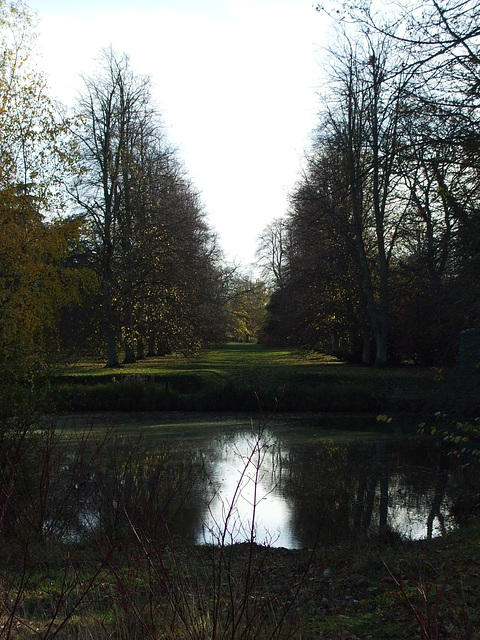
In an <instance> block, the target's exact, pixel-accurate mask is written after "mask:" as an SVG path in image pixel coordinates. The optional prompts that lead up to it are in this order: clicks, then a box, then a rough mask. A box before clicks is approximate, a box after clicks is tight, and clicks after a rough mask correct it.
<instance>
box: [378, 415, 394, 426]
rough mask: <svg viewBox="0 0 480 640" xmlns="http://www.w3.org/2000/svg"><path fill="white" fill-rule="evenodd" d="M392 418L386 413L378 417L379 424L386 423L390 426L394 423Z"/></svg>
mask: <svg viewBox="0 0 480 640" xmlns="http://www.w3.org/2000/svg"><path fill="white" fill-rule="evenodd" d="M392 419H393V418H392V417H391V416H390V417H389V416H387V414H386V413H383V414H381V415H378V416H377V422H386V423H387V424H390V422H391V421H392Z"/></svg>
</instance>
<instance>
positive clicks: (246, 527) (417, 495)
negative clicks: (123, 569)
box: [196, 431, 455, 548]
mask: <svg viewBox="0 0 480 640" xmlns="http://www.w3.org/2000/svg"><path fill="white" fill-rule="evenodd" d="M307 446H308V445H307ZM317 447H318V444H317ZM207 450H208V451H207V458H209V461H210V469H209V475H210V480H211V484H210V492H209V495H204V496H203V499H204V505H205V506H204V509H203V515H202V518H201V520H202V524H201V525H200V526H199V528H198V529H197V534H196V541H197V542H199V543H218V542H220V541H222V537H223V541H224V542H225V543H226V544H231V543H233V542H245V541H248V540H250V536H251V533H252V519H253V518H254V525H253V532H254V540H255V542H257V543H258V544H268V545H271V546H277V547H287V548H298V547H300V546H302V542H303V544H305V543H306V542H307V539H302V540H301V539H300V538H299V537H298V535H297V534H296V528H297V527H298V525H299V517H300V518H301V523H305V522H306V521H307V520H310V521H312V520H311V519H312V518H313V520H315V519H319V518H320V520H321V517H322V514H323V515H325V514H326V513H327V504H326V503H321V504H320V502H321V500H322V499H325V498H328V496H329V495H330V493H331V492H332V490H333V489H334V488H335V487H337V486H341V483H342V481H344V480H346V478H347V477H348V478H349V480H350V482H351V483H352V484H351V485H349V486H348V488H347V491H348V493H349V495H350V497H351V499H355V497H356V496H357V491H358V490H359V478H360V477H361V471H360V467H359V470H358V471H355V470H354V472H353V474H345V472H344V471H342V466H341V465H340V466H337V467H335V466H334V467H333V468H332V469H331V470H330V469H329V468H328V465H320V466H319V467H318V468H317V469H316V470H315V469H313V478H314V482H313V484H312V486H304V487H303V490H302V489H301V488H299V487H297V489H296V490H295V491H294V492H293V493H292V492H291V491H290V492H288V491H285V482H284V480H285V478H286V477H288V478H289V479H290V481H291V478H292V474H291V473H290V472H291V471H292V468H291V467H289V464H291V460H292V459H293V460H295V456H293V458H292V457H291V456H289V451H290V449H289V444H287V442H286V441H285V440H284V441H283V444H282V445H281V444H280V441H279V440H278V438H276V437H275V436H273V435H272V434H271V433H268V432H267V433H264V434H263V435H262V438H261V440H260V441H258V439H257V438H256V436H255V435H252V434H248V433H245V432H244V431H242V432H240V433H237V434H236V435H235V436H230V437H220V438H218V439H215V440H213V441H212V442H211V443H210V445H209V446H207ZM379 450H380V451H384V453H385V452H386V450H387V449H385V447H381V448H380V449H379ZM379 450H377V453H378V451H379ZM374 452H375V449H374V450H372V452H371V453H370V454H369V455H367V458H368V459H370V456H374V457H372V458H371V461H373V460H376V461H377V462H378V460H379V459H378V457H375V453H374ZM318 453H320V454H321V458H323V456H327V458H328V450H327V449H324V448H322V447H318V448H317V454H318ZM322 454H323V455H322ZM368 459H366V460H365V462H368ZM317 460H318V458H317ZM289 461H290V462H289ZM298 464H299V465H300V467H298ZM305 464H306V462H305V460H304V459H303V458H300V459H297V462H296V465H295V469H297V470H298V468H301V467H302V465H305ZM381 466H382V469H384V470H385V472H386V471H387V469H388V470H389V473H387V477H388V480H387V484H386V487H388V489H387V490H388V497H387V504H388V510H387V521H386V525H387V526H388V529H389V530H390V531H395V532H397V533H399V534H400V535H401V536H402V537H404V538H408V539H411V540H418V539H421V538H427V537H429V536H439V535H442V534H444V533H445V532H446V531H449V530H451V529H452V528H454V527H455V520H454V518H453V517H452V516H451V507H452V503H451V500H450V499H449V498H448V497H447V496H446V495H445V494H444V495H443V497H442V499H441V501H440V502H438V500H437V499H436V491H437V490H438V487H437V484H436V481H434V479H433V478H434V477H436V476H431V475H430V476H429V473H430V474H431V470H430V471H428V470H426V469H424V468H422V467H421V466H418V467H415V466H414V467H409V468H408V470H407V469H405V470H404V472H403V473H402V472H400V473H396V472H395V470H394V469H393V468H391V463H390V461H389V460H388V459H387V457H385V458H384V460H383V462H382V465H381ZM374 468H375V467H370V471H369V476H368V477H369V480H368V481H369V483H371V478H372V477H373V478H375V473H374V470H372V469H374ZM372 474H373V475H372ZM293 477H295V471H294V473H293ZM309 477H310V476H308V477H307V475H302V474H300V476H299V478H298V479H299V480H303V481H307V482H308V478H309ZM428 479H429V480H428ZM375 484H376V486H375V487H374V498H373V505H372V507H373V511H372V513H371V520H370V521H369V524H368V525H367V526H368V529H369V531H371V532H372V533H373V534H374V533H375V531H377V532H378V531H379V530H380V529H379V527H380V517H381V516H380V514H381V511H382V510H381V507H380V503H381V497H382V496H381V491H382V489H381V483H380V481H379V479H378V478H377V480H376V481H375ZM436 487H437V489H436ZM384 490H385V485H384ZM299 497H303V500H304V502H302V504H303V506H302V507H301V508H300V507H299V504H297V503H298V500H299ZM384 498H385V496H384ZM295 500H296V501H297V502H296V503H295V502H294V501H295ZM437 502H438V504H437ZM339 506H341V505H339V504H337V505H336V507H337V510H338V507H339ZM363 508H364V511H363V516H365V513H366V512H368V505H366V504H364V507H363ZM316 510H317V511H318V512H319V513H320V512H321V513H320V516H318V513H317V514H316V513H315V511H316ZM334 511H335V509H334ZM340 511H341V509H340V510H339V512H338V513H337V514H335V513H331V514H330V515H331V518H332V526H333V529H332V531H331V533H330V534H329V535H330V537H331V536H332V535H333V537H334V538H335V535H336V534H335V527H337V528H338V527H345V526H346V527H354V526H355V525H353V521H354V520H356V516H355V512H354V511H353V510H351V508H348V507H346V511H344V513H343V520H342V514H340ZM306 512H309V513H306ZM295 514H296V515H295ZM299 514H300V515H299ZM338 518H339V519H338ZM345 518H346V520H345ZM301 526H303V525H301ZM321 526H324V525H321ZM380 528H381V527H380ZM337 531H338V529H337ZM307 544H309V543H308V542H307Z"/></svg>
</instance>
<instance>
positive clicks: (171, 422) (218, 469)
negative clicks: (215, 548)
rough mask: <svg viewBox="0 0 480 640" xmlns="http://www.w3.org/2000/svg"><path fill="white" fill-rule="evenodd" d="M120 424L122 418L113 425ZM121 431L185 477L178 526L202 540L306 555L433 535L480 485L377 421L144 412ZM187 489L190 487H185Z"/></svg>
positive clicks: (464, 512) (457, 521)
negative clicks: (359, 540) (369, 540)
mask: <svg viewBox="0 0 480 640" xmlns="http://www.w3.org/2000/svg"><path fill="white" fill-rule="evenodd" d="M117 420H118V418H117ZM115 428H116V429H117V431H118V433H119V434H121V438H122V442H123V446H124V447H125V448H128V447H130V446H132V444H131V443H132V442H133V440H134V439H135V438H137V436H138V435H139V434H142V439H141V441H142V446H143V447H145V448H146V449H147V450H148V452H149V458H150V460H152V458H153V459H155V456H156V455H158V456H159V458H160V457H161V458H162V460H164V461H165V460H168V468H169V472H168V473H169V475H170V476H171V477H177V478H180V477H184V480H183V481H182V483H181V485H182V487H183V488H184V489H182V491H183V493H182V495H181V499H179V500H178V501H177V506H176V507H175V509H173V510H172V513H173V515H171V529H172V531H173V532H175V533H180V534H181V535H182V536H184V537H185V538H187V539H189V540H191V541H193V542H195V543H197V544H204V543H208V544H209V543H218V542H224V543H227V544H230V543H232V542H244V541H247V540H250V539H253V540H255V541H256V542H257V543H259V544H268V545H271V546H277V547H287V548H306V547H308V548H310V547H312V546H313V545H315V544H329V543H335V542H340V541H345V540H348V539H351V538H352V537H354V536H369V537H378V536H381V537H387V538H388V537H402V538H407V539H420V538H428V537H435V536H439V535H442V534H444V533H445V532H447V531H449V530H451V529H453V528H455V527H458V526H461V524H462V523H463V522H464V521H465V519H466V518H467V517H468V515H469V514H470V513H471V511H472V510H473V508H474V507H475V505H476V504H478V493H477V487H478V478H477V477H475V476H474V472H473V470H472V469H471V468H467V469H463V470H458V469H456V465H454V464H453V461H452V458H451V457H449V456H447V455H446V452H444V451H442V450H441V449H440V448H438V447H437V446H436V444H435V442H434V441H433V440H432V439H428V438H425V439H423V440H419V439H418V438H417V437H413V436H409V435H405V434H402V433H400V432H398V433H397V434H394V433H389V434H385V433H383V434H382V433H380V432H379V431H378V429H377V425H376V423H375V419H374V418H372V420H371V422H370V424H369V423H368V421H365V419H363V422H362V424H361V425H360V424H359V421H358V419H354V418H343V419H342V420H339V419H338V418H337V419H335V422H333V420H332V421H331V422H330V423H329V422H328V421H327V420H326V419H325V417H315V416H308V417H306V416H301V417H299V416H290V417H284V416H282V417H277V418H274V419H273V420H271V421H268V422H267V423H266V424H257V423H255V422H252V421H250V419H249V418H248V417H242V416H240V417H238V416H236V417H233V416H211V415H210V416H201V417H200V418H199V417H198V416H197V419H196V420H193V419H192V418H188V417H185V416H180V415H175V414H144V415H143V416H138V415H137V416H135V417H134V418H133V417H130V418H125V419H124V418H122V424H121V425H118V424H116V426H115ZM185 487H188V489H185Z"/></svg>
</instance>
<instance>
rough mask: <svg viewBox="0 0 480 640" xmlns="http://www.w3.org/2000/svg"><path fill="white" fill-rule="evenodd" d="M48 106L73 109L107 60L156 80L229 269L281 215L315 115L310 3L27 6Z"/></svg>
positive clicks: (76, 1)
mask: <svg viewBox="0 0 480 640" xmlns="http://www.w3.org/2000/svg"><path fill="white" fill-rule="evenodd" d="M26 4H27V6H28V7H30V9H32V10H33V11H35V12H36V13H37V16H38V19H39V25H38V27H37V29H36V31H37V34H38V36H37V50H38V52H39V54H40V63H39V64H40V68H41V69H42V71H43V72H44V73H45V75H46V77H47V81H48V83H49V87H50V95H51V96H52V97H53V98H55V99H58V100H60V101H62V102H63V103H65V104H66V105H73V104H74V102H75V98H76V96H77V95H78V92H79V91H81V89H82V84H83V80H82V77H81V76H82V75H87V76H88V75H91V74H94V73H95V65H96V62H95V61H96V59H97V58H98V56H99V54H100V52H101V50H102V49H104V48H107V47H110V46H112V48H113V50H114V51H115V52H116V53H117V54H120V55H122V54H124V53H125V54H127V55H128V56H129V57H130V61H131V66H132V68H133V70H134V71H135V72H136V73H138V74H141V75H148V76H150V77H151V80H152V98H153V102H154V103H155V105H156V106H157V107H158V109H159V111H160V113H161V114H162V120H163V123H164V126H165V130H166V136H167V139H168V141H169V142H170V143H171V144H172V145H173V146H175V147H176V148H177V149H178V155H179V157H180V158H181V159H182V160H183V162H184V164H185V167H186V170H187V173H188V175H189V176H190V178H191V179H192V182H193V184H194V185H195V187H196V189H197V190H198V191H199V193H200V195H201V200H202V202H203V204H204V206H205V210H206V213H207V220H208V222H209V224H210V226H211V227H212V229H213V230H214V231H216V232H217V234H218V236H219V242H220V246H221V248H222V249H223V251H224V253H225V255H226V257H227V259H228V260H229V261H231V262H236V263H239V264H243V265H244V266H245V267H248V265H250V264H251V263H252V262H253V261H254V259H255V250H256V248H257V245H258V236H259V235H260V233H261V232H262V230H263V229H264V228H265V226H266V225H268V224H269V223H270V222H271V221H272V220H274V219H275V218H278V217H280V216H282V215H284V214H285V213H286V211H287V208H288V193H289V192H291V190H292V189H293V187H294V185H295V182H296V180H297V179H298V177H299V175H300V171H301V167H302V162H303V157H304V154H305V150H306V149H307V148H308V145H309V142H310V136H311V132H312V130H313V129H314V127H315V124H316V121H317V114H318V110H319V98H318V90H319V88H320V77H321V68H320V64H319V61H320V59H321V50H322V47H323V46H325V44H327V42H326V41H327V39H328V37H329V35H328V28H327V26H326V24H325V20H324V19H323V18H322V16H321V14H319V13H318V12H316V11H315V9H314V7H313V1H312V0H26Z"/></svg>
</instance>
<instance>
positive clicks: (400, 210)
mask: <svg viewBox="0 0 480 640" xmlns="http://www.w3.org/2000/svg"><path fill="white" fill-rule="evenodd" d="M318 10H319V11H325V10H326V9H325V8H324V7H320V6H319V7H318ZM389 11H390V12H389V13H388V14H386V15H382V14H381V13H375V11H374V9H373V7H372V5H371V4H367V3H363V2H358V3H355V2H354V3H353V4H352V3H349V4H348V7H346V6H345V7H340V6H339V7H334V8H333V14H334V15H335V16H336V17H337V26H338V31H337V36H338V37H337V40H336V44H335V45H334V48H333V49H331V50H330V52H329V67H328V72H327V82H326V86H327V87H328V88H327V90H326V93H325V95H324V96H322V98H323V105H322V108H321V112H320V117H319V124H318V128H317V130H316V131H315V134H314V144H313V145H312V148H311V150H310V151H309V154H308V157H307V162H306V166H305V169H304V172H303V175H302V176H301V178H300V179H299V181H298V183H297V185H296V187H295V189H294V190H293V192H292V193H291V198H290V203H291V206H290V210H289V213H288V215H287V216H286V218H285V219H280V220H276V221H274V222H273V223H272V224H271V225H269V227H268V228H267V229H265V231H264V233H263V234H262V237H261V239H260V245H259V250H258V253H259V259H260V263H261V264H262V266H263V267H264V269H265V270H266V272H267V274H268V276H269V278H270V284H271V286H272V287H273V295H272V297H271V301H270V304H269V316H268V321H267V326H266V332H265V340H266V341H267V342H270V343H280V344H282V343H284V344H299V345H304V346H306V347H309V348H316V349H327V350H329V351H333V352H335V353H339V354H342V355H343V356H348V357H352V358H357V359H358V360H361V361H362V362H364V363H372V364H373V363H374V364H375V365H376V366H384V365H386V364H387V363H388V362H393V361H398V360H400V359H403V360H405V359H406V360H411V361H415V362H422V363H428V364H435V363H440V364H441V363H446V362H451V361H453V359H454V358H455V356H456V353H457V351H456V350H457V346H458V335H459V332H460V331H461V330H463V329H468V328H472V327H473V328H479V321H480V316H479V313H480V308H479V303H478V300H479V299H480V295H479V294H480V281H479V275H480V273H479V268H480V242H479V238H480V233H479V232H480V210H479V207H480V172H479V170H480V162H479V161H480V148H479V141H480V138H479V133H478V132H479V107H480V103H479V98H480V5H479V3H478V0H466V1H460V2H456V1H455V0H441V1H438V0H429V2H427V3H425V4H422V5H420V6H418V7H417V6H416V5H415V6H414V5H411V4H410V5H408V4H407V5H405V4H400V3H398V4H396V3H393V4H392V5H389Z"/></svg>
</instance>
